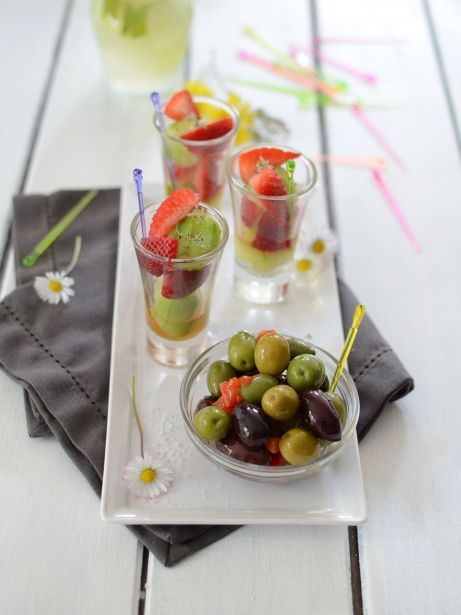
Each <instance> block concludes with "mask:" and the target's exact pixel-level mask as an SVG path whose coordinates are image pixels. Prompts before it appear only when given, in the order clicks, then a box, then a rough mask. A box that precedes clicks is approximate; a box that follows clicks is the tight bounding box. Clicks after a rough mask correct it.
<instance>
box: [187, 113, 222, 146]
mask: <svg viewBox="0 0 461 615" xmlns="http://www.w3.org/2000/svg"><path fill="white" fill-rule="evenodd" d="M233 125H234V123H233V122H232V120H231V118H230V117H226V118H224V119H222V120H218V121H216V122H212V123H211V124H208V126H198V128H194V130H191V131H190V132H186V133H185V134H183V135H181V139H184V140H185V141H210V139H217V138H219V137H222V136H223V135H225V134H226V133H228V132H229V130H232V126H233Z"/></svg>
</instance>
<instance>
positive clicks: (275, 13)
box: [146, 0, 352, 615]
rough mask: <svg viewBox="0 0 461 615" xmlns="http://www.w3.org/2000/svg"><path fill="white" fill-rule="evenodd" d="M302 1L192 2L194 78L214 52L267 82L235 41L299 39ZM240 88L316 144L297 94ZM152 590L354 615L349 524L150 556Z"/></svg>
mask: <svg viewBox="0 0 461 615" xmlns="http://www.w3.org/2000/svg"><path fill="white" fill-rule="evenodd" d="M306 9H307V5H306V2H304V0H299V1H298V0H297V1H296V2H294V1H293V2H291V3H290V10H289V11H287V8H286V6H285V5H284V4H283V3H280V2H276V1H271V2H268V1H266V2H262V1H260V0H252V1H251V2H248V1H246V0H239V1H238V2H237V1H234V2H233V3H232V8H231V7H230V6H229V7H228V9H227V8H226V10H225V12H224V5H223V4H222V3H217V2H213V0H200V1H199V2H197V3H196V5H195V20H194V34H193V46H192V76H193V77H194V76H197V75H198V74H199V73H200V71H201V69H202V68H203V67H204V65H205V64H206V61H207V58H208V57H209V53H210V52H212V53H214V54H215V57H216V65H217V66H218V67H219V70H220V72H221V73H222V75H223V76H227V75H234V76H240V77H245V78H246V77H248V78H251V76H252V77H253V78H254V79H256V80H260V81H267V80H268V78H267V76H266V75H265V74H264V73H261V72H259V71H258V70H257V69H254V68H247V67H246V66H244V65H243V64H242V63H241V62H239V61H238V60H237V59H236V52H237V49H238V48H239V47H242V48H245V49H252V50H253V51H254V52H255V53H258V54H259V55H264V52H261V50H260V49H259V48H258V47H255V46H254V44H252V43H251V42H250V41H248V39H246V38H245V37H244V36H243V34H242V29H243V27H244V26H245V25H252V26H254V27H255V29H257V30H258V32H260V33H261V34H263V35H264V36H265V37H267V38H268V39H269V40H272V41H274V42H277V44H278V43H280V44H282V45H284V44H285V43H288V42H290V41H291V40H292V37H296V35H297V37H298V39H303V38H304V37H305V36H306V34H307V30H308V23H309V21H308V20H309V16H308V13H307V10H306ZM269 80H272V79H270V78H269ZM275 82H276V81H274V83H275ZM236 89H237V90H238V91H239V92H241V93H242V95H244V96H245V98H246V99H248V100H249V101H251V103H252V104H254V105H255V107H262V108H264V109H266V110H267V111H268V112H270V113H271V114H273V115H276V116H279V117H282V118H284V119H285V120H286V121H287V123H288V125H289V126H290V128H291V131H292V132H291V136H290V139H289V144H291V145H292V146H293V147H297V148H298V149H300V150H302V151H304V152H306V153H307V154H313V153H317V152H318V151H319V143H318V132H317V119H316V117H315V115H309V114H307V115H306V114H305V113H303V112H300V111H299V110H298V108H297V105H296V102H295V101H293V100H292V99H290V98H288V97H285V96H283V95H279V94H261V92H260V91H257V90H253V89H249V88H245V89H244V88H243V87H241V86H238V87H236ZM227 211H228V215H231V213H230V211H229V210H227ZM312 211H313V212H315V213H314V218H315V219H316V220H317V223H325V210H324V198H323V195H322V194H321V191H320V189H319V191H318V194H317V195H316V196H315V198H314V200H313V203H312ZM211 571H213V572H211ZM205 588H206V589H205ZM147 589H148V600H147V603H146V612H148V613H150V614H152V615H163V614H166V613H180V612H184V613H185V612H190V613H203V614H204V615H211V614H212V613H217V612H219V613H220V614H221V615H227V614H231V613H232V614H233V613H236V612H248V611H249V610H251V611H252V612H255V613H266V614H267V615H275V614H278V613H280V612H281V611H282V610H287V609H288V611H289V613H290V615H291V614H293V615H298V614H299V615H301V614H303V613H305V612H306V609H308V610H309V611H310V612H312V613H316V615H322V614H327V613H328V614H333V613H342V614H346V613H350V612H351V610H352V606H351V596H350V582H349V554H348V539H347V529H345V528H331V527H330V528H329V527H322V528H315V527H298V528H294V527H283V528H273V527H270V528H262V527H253V528H245V529H242V530H238V531H237V532H236V533H235V534H232V535H230V536H228V537H227V538H225V539H224V540H223V541H220V542H219V543H218V544H215V545H213V546H211V547H207V548H206V549H205V550H204V551H202V552H201V553H199V554H196V555H194V556H193V557H192V558H191V559H189V560H187V561H186V562H183V563H182V564H180V565H179V566H178V567H177V568H174V569H172V570H169V569H168V570H166V569H163V568H162V567H161V566H159V565H158V563H157V562H155V561H154V560H153V559H152V558H151V562H150V568H149V578H148V584H147ZM287 592H288V594H287Z"/></svg>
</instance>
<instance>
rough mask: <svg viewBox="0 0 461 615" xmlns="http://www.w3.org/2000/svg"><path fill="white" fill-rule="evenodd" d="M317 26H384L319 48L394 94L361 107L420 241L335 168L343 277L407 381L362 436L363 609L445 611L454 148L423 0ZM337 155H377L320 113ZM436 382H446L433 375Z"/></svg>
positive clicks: (452, 570)
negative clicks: (354, 41) (396, 106)
mask: <svg viewBox="0 0 461 615" xmlns="http://www.w3.org/2000/svg"><path fill="white" fill-rule="evenodd" d="M318 8H319V12H320V29H321V32H322V34H325V35H332V36H333V35H335V36H341V35H343V36H354V35H363V34H364V33H366V35H367V36H370V37H372V36H381V37H383V36H394V37H402V38H404V39H405V40H406V43H405V44H404V45H400V46H398V47H379V46H370V47H367V48H364V47H360V46H356V45H354V46H352V45H351V46H349V47H347V46H343V47H338V46H335V47H333V46H331V47H329V48H328V51H329V53H330V55H333V54H334V55H336V56H338V57H340V58H341V59H342V60H343V61H344V62H348V63H350V64H352V65H355V66H359V67H361V68H362V69H368V70H370V71H371V72H374V73H377V75H378V76H379V77H380V79H381V81H382V85H380V86H377V91H376V93H375V94H374V97H375V98H376V99H379V98H380V97H381V98H382V99H383V100H384V99H385V98H386V99H387V100H389V98H390V96H391V95H392V96H393V98H394V99H397V100H401V101H403V102H404V103H405V108H404V109H400V110H396V111H380V112H378V111H375V112H371V111H370V112H369V113H370V116H371V117H372V118H373V121H375V122H376V124H377V125H378V126H379V128H380V129H381V131H382V132H383V133H384V134H385V135H386V136H387V137H388V139H389V141H390V142H391V143H393V145H394V147H395V148H396V149H397V150H398V152H399V153H400V155H401V157H402V158H403V159H404V160H405V161H406V163H407V165H408V168H409V171H408V172H407V173H406V174H405V173H402V172H401V171H399V170H398V169H396V168H395V167H394V166H391V168H389V171H388V172H387V173H386V175H385V178H386V181H387V182H388V183H389V185H390V186H391V188H392V190H393V192H394V194H395V195H396V198H397V199H398V201H399V203H400V205H401V207H402V209H403V211H404V212H405V214H406V216H407V217H408V219H409V221H410V224H411V226H412V228H413V230H414V232H415V234H416V236H417V238H418V239H419V241H420V243H421V244H422V253H421V254H417V253H416V252H415V251H414V249H413V248H412V247H411V245H410V244H409V242H408V241H407V239H406V238H405V236H404V234H403V233H402V231H401V229H400V228H399V226H398V225H397V223H396V221H395V219H394V218H393V216H392V215H391V213H390V211H389V209H388V207H387V206H386V204H385V203H384V202H383V200H382V199H381V197H380V195H379V194H378V192H377V191H376V189H375V187H374V185H373V183H372V181H371V179H370V177H369V175H368V174H367V173H364V172H362V171H353V170H345V169H339V168H335V169H333V173H332V177H333V192H334V198H335V203H336V209H337V214H338V222H339V229H340V240H341V245H342V261H343V267H344V271H345V277H346V280H347V281H348V282H349V283H350V284H351V285H352V287H353V288H354V289H355V291H356V292H357V294H358V296H359V297H360V298H361V300H362V301H364V302H365V303H366V305H367V306H368V308H369V312H370V314H371V315H372V317H373V318H374V320H375V322H376V324H377V325H378V326H379V327H380V329H381V330H382V332H383V333H384V334H385V336H386V337H387V338H388V340H389V342H390V343H391V345H393V347H394V348H395V350H396V351H397V353H398V354H399V356H400V357H401V358H402V360H403V361H404V363H405V364H406V366H407V367H408V369H409V371H410V372H411V373H412V375H413V376H414V378H415V381H416V390H415V392H414V393H413V394H412V395H411V396H409V397H408V398H406V399H405V400H403V401H402V402H400V403H399V404H397V405H394V406H393V407H390V408H388V410H387V411H386V413H385V415H384V416H383V417H381V419H380V420H379V422H378V423H377V424H376V425H375V426H374V427H373V429H372V431H371V432H370V434H369V435H367V437H366V439H365V441H364V442H363V444H362V445H361V451H362V463H363V466H364V475H365V485H366V489H367V493H368V505H369V520H368V522H367V523H366V524H365V525H364V526H363V527H361V528H360V529H359V537H360V546H361V554H360V555H361V564H362V581H363V592H364V603H365V611H366V612H367V613H373V614H383V615H384V614H387V613H393V614H394V613H396V614H400V613H401V614H404V613H405V614H407V613H435V612H437V613H453V612H456V611H457V610H458V609H459V591H458V581H457V579H459V575H460V572H461V548H460V547H461V540H460V533H459V530H458V529H457V523H458V519H459V514H460V500H459V497H458V494H459V492H460V487H461V483H460V475H459V471H458V468H459V464H460V461H461V456H460V449H459V446H458V443H457V437H458V434H459V433H460V429H461V419H460V415H459V413H458V412H456V410H454V409H455V408H457V405H458V403H457V402H458V399H457V392H456V389H455V387H452V386H450V385H449V380H450V377H454V378H456V374H457V373H459V371H460V369H461V361H460V359H459V347H458V346H459V339H460V334H461V327H460V320H459V313H460V309H461V293H460V287H459V277H460V266H459V263H460V262H461V246H460V244H459V241H458V228H459V225H460V223H461V211H460V208H459V193H460V190H461V180H460V176H459V158H458V153H457V150H456V144H455V140H454V138H453V134H452V129H451V124H450V120H449V117H448V115H447V107H446V102H445V100H444V97H443V92H442V90H441V88H440V87H438V86H437V85H436V84H437V83H438V82H439V81H438V80H439V76H438V74H437V69H436V64H435V60H434V54H433V50H432V48H431V44H430V41H429V38H428V31H427V25H426V22H425V17H424V14H423V11H422V7H421V3H419V2H417V1H416V0H411V1H408V2H406V3H402V2H399V1H398V0H389V1H388V2H381V1H378V0H370V2H367V3H363V2H359V1H358V0H351V1H350V2H348V3H347V4H345V3H343V2H341V1H340V0H325V1H322V2H320V3H318ZM328 133H329V138H330V144H331V150H332V153H335V154H382V151H381V150H380V148H379V146H377V145H376V143H375V142H374V141H373V139H371V138H370V137H369V136H368V134H367V133H366V131H364V130H363V129H362V127H361V126H359V125H358V124H357V123H356V121H355V120H354V118H353V117H352V116H351V115H350V114H348V113H346V112H344V111H329V112H328ZM444 383H447V384H444Z"/></svg>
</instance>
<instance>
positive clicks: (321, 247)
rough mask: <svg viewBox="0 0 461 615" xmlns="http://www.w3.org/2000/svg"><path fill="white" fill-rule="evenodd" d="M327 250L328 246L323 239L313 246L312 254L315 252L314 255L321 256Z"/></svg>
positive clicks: (317, 240) (316, 241) (315, 242)
mask: <svg viewBox="0 0 461 615" xmlns="http://www.w3.org/2000/svg"><path fill="white" fill-rule="evenodd" d="M325 250H326V245H325V242H324V240H323V239H316V240H315V241H314V243H313V244H312V252H314V254H321V253H322V252H325Z"/></svg>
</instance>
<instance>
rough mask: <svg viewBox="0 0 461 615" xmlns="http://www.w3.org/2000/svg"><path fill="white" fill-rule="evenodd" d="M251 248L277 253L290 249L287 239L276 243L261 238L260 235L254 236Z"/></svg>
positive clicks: (273, 240)
mask: <svg viewBox="0 0 461 615" xmlns="http://www.w3.org/2000/svg"><path fill="white" fill-rule="evenodd" d="M251 245H252V246H253V248H256V249H257V250H261V251H262V252H277V251H278V250H286V249H287V248H289V247H290V245H291V242H290V240H289V239H285V240H284V241H277V240H276V239H268V238H267V237H261V236H260V235H256V237H255V238H254V239H253V241H252V242H251Z"/></svg>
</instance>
